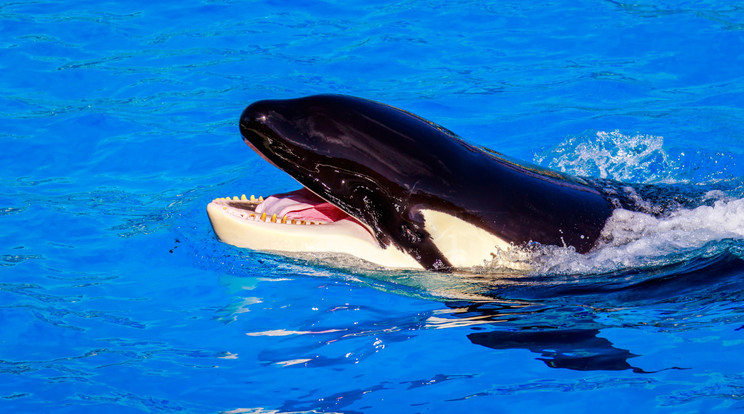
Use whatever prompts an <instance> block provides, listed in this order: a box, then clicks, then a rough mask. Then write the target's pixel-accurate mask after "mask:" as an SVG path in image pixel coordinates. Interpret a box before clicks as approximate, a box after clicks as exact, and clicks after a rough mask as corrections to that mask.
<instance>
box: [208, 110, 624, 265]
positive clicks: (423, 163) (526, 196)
mask: <svg viewBox="0 0 744 414" xmlns="http://www.w3.org/2000/svg"><path fill="white" fill-rule="evenodd" d="M239 126H240V132H241V134H242V137H243V140H244V141H245V142H246V143H247V144H248V146H249V147H251V148H252V149H253V150H254V151H256V152H257V153H258V154H259V155H260V156H261V157H262V158H264V159H265V160H266V161H268V162H270V163H271V164H273V165H275V166H276V167H278V168H279V169H281V170H282V171H284V172H286V173H287V174H289V175H290V176H291V177H292V178H294V179H295V180H296V181H297V182H299V183H300V184H301V185H302V188H301V189H300V190H298V191H293V192H289V193H284V194H277V195H273V196H269V197H266V198H264V197H259V198H255V197H254V196H250V197H246V196H245V195H243V196H241V197H237V196H233V197H224V198H217V199H215V200H214V201H212V202H211V203H209V205H208V206H207V212H208V215H209V218H210V221H211V224H212V227H213V229H214V231H215V233H216V235H217V237H218V238H219V239H220V240H222V241H223V242H226V243H228V244H232V245H235V246H238V247H244V248H249V249H253V250H258V251H267V252H276V253H280V254H289V255H291V254H296V253H315V252H321V253H333V254H348V255H352V256H356V257H358V258H361V259H363V260H365V261H367V262H371V263H374V264H376V265H381V266H384V267H391V268H412V269H427V270H439V271H448V270H452V269H453V268H467V267H472V266H478V265H483V264H484V263H485V262H487V261H489V260H492V258H493V257H494V255H495V254H496V253H497V252H498V251H499V250H506V249H509V248H510V247H511V246H525V245H528V244H536V243H537V244H540V245H557V246H565V247H572V248H574V249H575V250H576V251H577V252H579V253H585V252H588V251H590V250H591V249H592V248H593V247H594V246H595V244H596V243H597V240H598V238H599V237H600V234H601V231H602V228H603V227H604V225H605V223H606V221H607V219H608V218H609V217H610V216H611V214H612V212H613V210H614V209H615V208H617V205H615V204H616V203H613V201H612V200H611V199H610V198H609V197H607V195H606V194H604V193H603V192H602V191H600V190H599V189H598V188H597V186H596V185H593V184H592V183H591V182H589V181H587V180H584V179H582V178H579V177H574V176H570V175H567V174H562V173H559V172H556V171H552V170H548V169H544V168H541V167H537V166H534V165H530V164H527V163H523V162H517V161H515V160H512V159H510V158H509V157H506V156H504V155H502V154H500V153H498V152H495V151H493V150H490V149H487V148H484V147H481V146H477V145H473V144H470V143H467V142H465V141H464V140H463V139H462V138H460V137H459V136H457V135H456V134H454V133H453V132H451V131H449V130H448V129H446V128H444V127H442V126H439V125H437V124H435V123H433V122H430V121H428V120H426V119H423V118H421V117H419V116H417V115H414V114H412V113H410V112H407V111H405V110H402V109H398V108H396V107H393V106H390V105H386V104H383V103H379V102H375V101H371V100H367V99H363V98H357V97H352V96H344V95H314V96H308V97H303V98H297V99H285V100H262V101H258V102H255V103H253V104H251V105H249V106H248V107H247V108H246V109H245V110H244V111H243V113H242V115H241V117H240V122H239Z"/></svg>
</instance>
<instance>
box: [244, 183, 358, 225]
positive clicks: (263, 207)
mask: <svg viewBox="0 0 744 414" xmlns="http://www.w3.org/2000/svg"><path fill="white" fill-rule="evenodd" d="M256 213H259V214H261V213H266V215H268V216H271V215H273V214H276V216H277V217H284V216H286V217H287V218H288V219H295V220H317V221H326V222H334V221H338V220H341V219H343V218H346V217H348V214H346V213H344V212H343V211H341V210H340V209H339V208H337V207H336V206H334V205H333V204H331V203H329V202H327V201H325V200H323V199H322V198H320V197H318V196H316V195H315V194H313V193H312V192H310V191H309V190H308V189H306V188H303V189H300V190H297V191H292V192H290V193H284V194H276V195H273V196H270V197H267V198H266V199H265V200H264V201H263V203H261V204H259V205H257V206H256Z"/></svg>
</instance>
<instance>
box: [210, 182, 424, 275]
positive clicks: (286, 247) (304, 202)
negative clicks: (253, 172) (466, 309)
mask: <svg viewBox="0 0 744 414" xmlns="http://www.w3.org/2000/svg"><path fill="white" fill-rule="evenodd" d="M207 213H208V214H209V220H210V222H211V223H212V228H213V229H214V231H215V233H216V234H217V236H218V237H219V238H220V240H222V241H223V242H225V243H228V244H232V245H234V246H238V247H244V248H248V249H252V250H260V251H272V252H282V253H285V254H290V255H292V254H300V255H301V254H307V253H313V254H315V253H320V254H331V255H334V254H343V255H350V256H356V257H363V258H364V259H366V260H367V261H369V262H372V263H375V264H378V265H382V266H388V267H403V268H417V267H419V266H418V263H417V262H415V261H414V260H413V259H411V257H410V256H409V255H407V254H405V253H403V252H401V251H400V250H398V249H384V248H383V247H382V246H380V243H379V242H378V241H377V239H376V238H375V237H374V236H373V235H372V231H371V229H369V227H367V226H366V225H364V224H362V223H361V222H360V221H358V220H357V219H355V218H354V217H352V216H350V215H348V214H347V213H346V212H344V211H343V210H341V209H340V208H338V207H336V206H334V205H333V204H331V203H329V202H327V201H325V200H323V199H322V198H320V197H318V196H317V195H315V194H313V193H312V192H311V191H310V190H308V189H306V188H302V189H300V190H297V191H292V192H289V193H282V194H275V195H272V196H268V197H266V198H264V197H260V196H259V197H256V196H254V195H252V196H246V195H241V196H232V197H221V198H216V199H214V200H212V202H211V203H209V204H208V205H207Z"/></svg>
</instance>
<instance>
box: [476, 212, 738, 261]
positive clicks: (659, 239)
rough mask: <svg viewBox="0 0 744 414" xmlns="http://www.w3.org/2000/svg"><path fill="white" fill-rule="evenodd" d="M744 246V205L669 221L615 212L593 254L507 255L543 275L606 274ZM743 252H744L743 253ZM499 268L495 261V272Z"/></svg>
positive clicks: (538, 250)
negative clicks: (530, 266)
mask: <svg viewBox="0 0 744 414" xmlns="http://www.w3.org/2000/svg"><path fill="white" fill-rule="evenodd" d="M732 242H733V243H734V244H735V245H738V246H741V245H742V243H744V199H736V200H719V201H716V202H715V203H714V204H713V205H711V206H701V207H697V208H695V209H690V210H687V209H682V210H678V211H676V212H675V213H673V214H671V215H669V216H667V217H654V216H652V215H649V214H645V213H639V212H633V211H628V210H615V212H614V213H613V214H612V216H611V217H610V219H609V220H608V222H607V224H606V226H605V228H604V229H603V231H602V235H601V237H600V241H599V243H598V245H597V246H596V247H595V248H594V249H592V251H590V252H589V253H586V254H579V253H576V251H575V250H574V249H572V248H565V247H556V246H530V247H527V248H521V249H516V250H515V251H512V252H505V253H504V254H505V255H506V256H508V258H509V259H510V260H513V259H514V257H517V258H518V259H519V260H521V261H524V262H528V263H530V264H531V265H532V268H533V271H532V273H537V274H564V275H571V274H580V275H586V274H601V273H607V272H614V271H618V270H628V269H643V268H649V267H657V266H664V265H669V264H673V263H680V262H684V261H686V260H689V259H690V258H693V257H710V256H713V255H716V254H719V253H721V252H722V251H724V250H725V249H728V248H730V247H731V246H732V244H731V243H732ZM739 251H741V249H739ZM498 268H499V262H498V260H495V261H494V262H493V264H492V267H491V269H492V270H497V269H498Z"/></svg>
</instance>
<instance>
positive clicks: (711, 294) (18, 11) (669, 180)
mask: <svg viewBox="0 0 744 414" xmlns="http://www.w3.org/2000/svg"><path fill="white" fill-rule="evenodd" d="M0 30H1V31H0V33H2V36H0V46H1V47H2V53H1V54H0V68H1V69H2V76H0V90H2V94H0V105H1V108H2V113H3V121H4V122H3V128H2V129H1V130H0V144H1V145H2V148H3V151H2V155H0V163H1V165H2V168H1V169H0V183H1V185H2V187H0V188H2V192H1V193H0V230H2V231H0V329H1V330H2V331H1V332H2V333H1V334H0V409H2V411H3V412H69V413H86V412H95V413H99V412H107V413H108V412H115V413H119V412H121V413H129V412H133V413H135V412H194V413H202V412H228V413H286V412H344V413H354V412H364V413H389V412H411V413H413V412H505V413H508V412H596V411H601V412H633V411H635V412H670V413H677V412H728V411H732V412H739V411H741V410H742V409H744V403H743V402H742V401H743V400H744V361H743V360H742V358H741V355H743V354H744V314H743V312H742V309H743V308H742V304H743V303H744V298H743V297H742V287H744V182H743V181H742V177H744V133H743V132H742V131H744V127H743V125H744V123H743V122H742V120H744V69H742V68H744V58H743V57H744V54H742V51H744V32H743V30H744V5H741V4H739V3H736V2H723V1H707V2H682V1H679V2H674V1H658V2H649V3H637V2H636V3H632V4H630V3H627V4H626V3H621V2H617V1H606V2H595V1H591V2H589V1H584V2H582V1H579V2H576V1H571V2H569V1H558V2H550V3H547V2H546V3H538V2H506V1H501V2H492V3H483V2H469V1H458V2H440V1H404V2H390V3H386V2H323V3H312V2H292V3H291V5H290V4H289V3H287V2H275V1H255V2H231V1H222V2H221V1H204V2H189V1H186V2H184V1H181V2H167V1H163V2H158V3H156V4H151V3H149V2H141V3H137V2H100V1H98V2H86V1H72V2H57V3H54V2H32V1H20V2H5V3H3V4H1V5H0ZM327 92H334V93H346V94H352V95H358V96H362V97H366V98H370V99H375V100H379V101H383V102H386V103H390V104H393V105H396V106H398V107H401V108H405V109H407V110H410V111H412V112H415V113H417V114H420V115H421V116H423V117H425V118H428V119H430V120H432V121H434V122H437V123H439V124H442V125H444V126H446V127H447V128H449V129H451V130H453V131H455V132H457V133H458V134H460V135H461V136H463V137H464V138H465V139H467V140H469V141H471V142H475V143H478V144H480V145H485V146H487V147H490V148H493V149H495V150H498V151H500V152H503V153H505V154H508V155H510V156H512V157H515V158H519V159H524V160H527V161H532V162H536V163H539V164H541V165H544V166H548V167H551V168H555V169H559V170H563V171H567V172H570V173H575V174H580V175H587V176H590V177H600V178H610V179H619V180H624V181H629V182H636V183H637V182H641V183H652V184H659V183H663V184H672V185H675V186H678V188H680V189H681V191H693V190H694V191H702V192H707V193H708V194H707V197H708V198H707V201H706V202H705V205H704V206H702V207H700V208H697V209H692V208H691V209H687V210H681V211H679V212H677V213H676V214H675V215H673V216H669V217H664V218H661V219H652V218H650V217H646V216H641V215H630V216H627V217H619V218H617V220H615V221H614V222H613V223H611V224H610V227H609V228H608V229H607V231H608V234H609V235H610V236H612V237H611V238H610V239H609V241H608V242H606V243H605V244H603V245H602V246H600V247H599V248H598V249H597V250H595V251H594V252H592V253H590V254H588V255H585V256H580V255H576V254H573V253H572V252H570V251H566V250H562V249H552V250H551V249H546V250H544V251H538V252H534V255H532V256H530V257H529V258H528V259H527V260H529V261H530V263H532V264H533V265H535V266H536V269H537V270H536V271H535V272H534V273H532V274H529V275H520V274H512V273H509V272H506V271H504V270H503V269H500V268H499V267H498V266H497V265H496V264H491V265H489V266H485V267H484V268H483V269H475V270H476V271H475V272H470V273H462V274H455V275H439V274H431V273H425V272H386V271H360V270H354V269H349V268H348V267H344V266H343V265H342V264H336V265H335V266H333V265H328V264H327V263H325V262H323V261H319V260H309V261H302V260H295V259H287V258H282V257H277V256H272V255H267V254H259V253H253V252H249V251H245V250H241V249H237V248H234V247H231V246H228V245H225V244H222V243H220V242H219V241H217V240H216V239H215V237H214V235H213V233H212V231H211V228H210V226H209V222H208V220H207V217H206V213H205V206H206V204H207V203H208V202H209V201H210V200H212V199H213V198H215V197H219V196H226V195H235V194H237V195H240V194H242V193H248V194H250V193H254V194H257V195H258V194H264V195H266V194H270V193H276V192H280V191H286V190H292V189H295V188H296V184H294V183H293V181H292V180H291V179H290V178H289V177H288V176H286V175H284V174H282V173H281V172H279V171H277V170H275V169H273V167H271V166H268V165H266V163H264V162H263V161H262V160H261V159H260V158H258V157H257V156H256V155H255V154H253V153H252V152H251V151H250V150H249V149H248V148H246V147H245V145H244V144H243V143H242V142H241V139H240V136H239V132H238V129H237V118H238V116H239V114H240V112H241V111H242V109H243V108H244V107H245V106H246V105H247V104H249V103H250V102H252V101H254V100H257V99H263V98H290V97H297V96H302V95H307V94H314V93H327ZM339 266H340V267H339Z"/></svg>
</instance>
